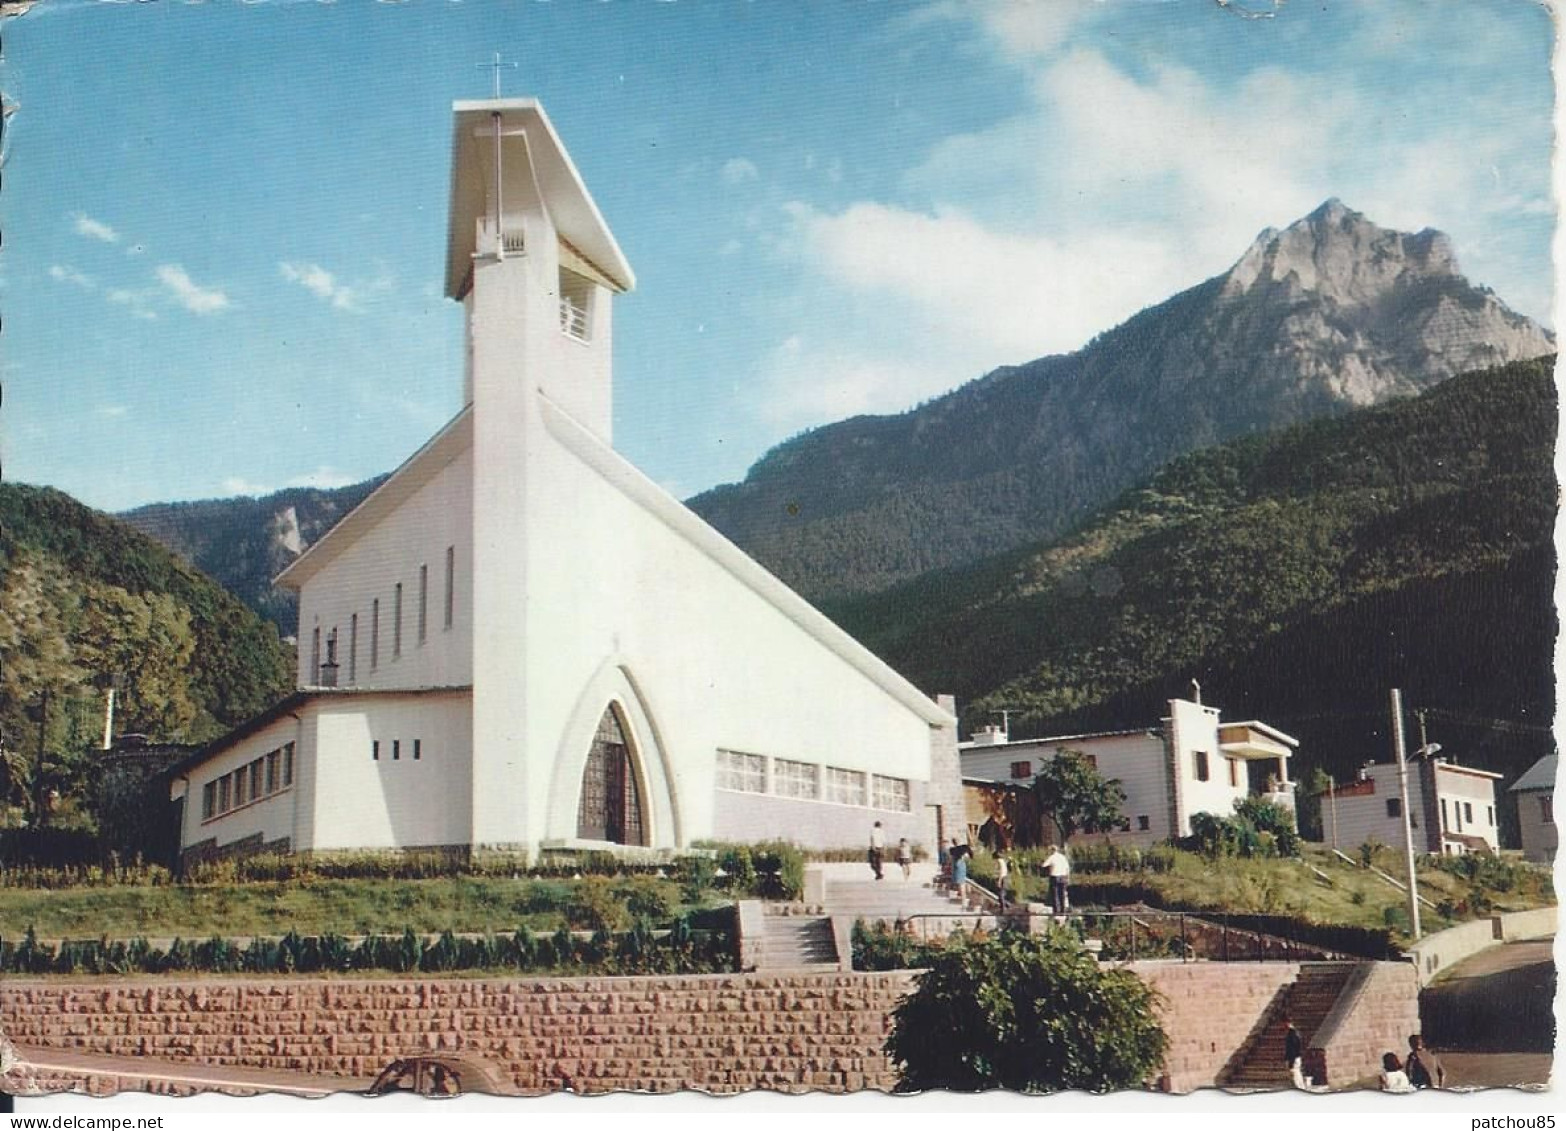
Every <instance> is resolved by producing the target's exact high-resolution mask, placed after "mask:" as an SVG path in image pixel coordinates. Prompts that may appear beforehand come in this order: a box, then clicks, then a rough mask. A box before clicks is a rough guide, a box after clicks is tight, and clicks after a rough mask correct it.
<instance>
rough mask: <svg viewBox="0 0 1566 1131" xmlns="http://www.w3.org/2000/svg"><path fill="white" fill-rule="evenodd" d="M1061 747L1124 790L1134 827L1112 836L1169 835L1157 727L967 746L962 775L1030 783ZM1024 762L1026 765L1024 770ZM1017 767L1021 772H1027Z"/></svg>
mask: <svg viewBox="0 0 1566 1131" xmlns="http://www.w3.org/2000/svg"><path fill="white" fill-rule="evenodd" d="M1062 750H1075V751H1077V752H1078V753H1080V754H1083V755H1085V756H1087V757H1089V758H1091V759H1092V760H1093V763H1094V766H1095V767H1096V768H1097V770H1098V772H1099V774H1100V775H1102V776H1103V777H1105V778H1111V779H1114V780H1116V781H1118V782H1120V786H1121V788H1122V789H1124V790H1125V791H1126V800H1125V804H1124V805H1123V806H1122V811H1123V812H1124V814H1125V816H1126V819H1127V821H1128V823H1129V825H1130V827H1129V828H1128V829H1126V830H1125V831H1121V832H1115V833H1111V834H1110V839H1111V840H1113V841H1115V842H1116V843H1123V844H1139V845H1147V844H1153V843H1155V842H1157V841H1160V840H1165V839H1167V838H1168V837H1169V836H1170V835H1171V826H1170V817H1169V814H1170V809H1169V777H1168V769H1167V761H1168V753H1167V751H1166V748H1165V746H1164V739H1163V735H1162V734H1160V733H1159V732H1158V731H1156V730H1155V731H1136V732H1134V733H1130V734H1107V735H1089V736H1084V737H1066V738H1047V739H1037V740H1032V739H1028V740H1023V741H1019V742H1007V743H1001V744H995V745H975V746H965V747H963V748H962V750H961V754H960V756H961V758H962V775H963V777H964V778H971V779H976V780H983V781H998V782H1018V783H1021V784H1028V783H1031V782H1032V781H1033V778H1034V777H1035V776H1036V775H1037V774H1038V772H1039V770H1040V769H1041V768H1042V767H1043V765H1044V763H1045V762H1047V761H1049V760H1050V759H1052V758H1054V757H1055V756H1056V755H1057V754H1058V753H1060V752H1061V751H1062ZM1022 763H1026V764H1027V769H1026V770H1023V767H1022ZM1014 770H1022V774H1023V776H1020V777H1019V776H1018V775H1017V774H1015V773H1014V772H1013V771H1014ZM1144 818H1145V823H1146V826H1147V827H1146V828H1144V827H1143V823H1144ZM1102 835H1103V834H1093V837H1092V839H1095V840H1098V839H1102ZM1079 839H1080V837H1079Z"/></svg>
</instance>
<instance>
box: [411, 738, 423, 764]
mask: <svg viewBox="0 0 1566 1131" xmlns="http://www.w3.org/2000/svg"><path fill="white" fill-rule="evenodd" d="M422 746H423V740H422V739H418V738H415V739H414V740H413V760H414V761H415V762H417V761H418V760H419V755H420V754H422V753H423V750H422V749H421V747H422Z"/></svg>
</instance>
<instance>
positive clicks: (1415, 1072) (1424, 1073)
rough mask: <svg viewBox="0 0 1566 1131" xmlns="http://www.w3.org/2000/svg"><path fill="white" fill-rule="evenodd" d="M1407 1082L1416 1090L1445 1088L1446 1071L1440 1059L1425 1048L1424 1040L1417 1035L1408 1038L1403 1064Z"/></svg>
mask: <svg viewBox="0 0 1566 1131" xmlns="http://www.w3.org/2000/svg"><path fill="white" fill-rule="evenodd" d="M1403 1071H1404V1072H1406V1073H1407V1074H1408V1082H1409V1083H1410V1084H1412V1085H1413V1086H1414V1087H1416V1088H1441V1087H1445V1086H1446V1069H1444V1068H1442V1067H1441V1058H1440V1057H1438V1056H1436V1054H1435V1053H1433V1052H1431V1051H1430V1050H1429V1049H1427V1048H1425V1039H1424V1038H1423V1037H1421V1036H1420V1035H1419V1034H1418V1033H1414V1034H1412V1035H1411V1036H1410V1037H1409V1038H1408V1059H1407V1060H1405V1061H1404V1062H1403Z"/></svg>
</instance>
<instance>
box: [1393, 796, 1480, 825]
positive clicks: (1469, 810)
mask: <svg viewBox="0 0 1566 1131" xmlns="http://www.w3.org/2000/svg"><path fill="white" fill-rule="evenodd" d="M1446 802H1447V799H1446V798H1445V797H1443V798H1441V824H1442V825H1446V824H1447V808H1446ZM1452 809H1453V811H1454V812H1455V813H1456V815H1457V831H1458V832H1462V831H1463V822H1464V821H1467V822H1468V824H1469V825H1470V826H1472V825H1473V823H1474V803H1473V802H1472V801H1454V802H1452ZM1402 815H1403V799H1402V798H1401V797H1389V798H1387V816H1388V817H1401V816H1402ZM1484 815H1485V820H1486V821H1488V822H1489V824H1490V827H1491V828H1492V829H1493V828H1495V806H1493V805H1486V806H1485V807H1484ZM1408 827H1409V828H1411V829H1417V828H1418V827H1419V814H1418V812H1417V811H1416V810H1414V809H1410V810H1409V811H1408Z"/></svg>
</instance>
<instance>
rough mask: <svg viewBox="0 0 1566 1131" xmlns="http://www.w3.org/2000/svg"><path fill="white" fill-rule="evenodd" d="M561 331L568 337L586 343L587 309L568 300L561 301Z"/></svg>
mask: <svg viewBox="0 0 1566 1131" xmlns="http://www.w3.org/2000/svg"><path fill="white" fill-rule="evenodd" d="M560 329H561V332H562V333H564V334H565V335H566V336H567V337H571V338H575V339H576V340H577V341H579V342H585V341H587V340H588V338H587V308H586V307H585V306H580V305H578V304H577V303H574V302H572V301H571V300H570V299H568V298H563V299H561V300H560Z"/></svg>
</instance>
